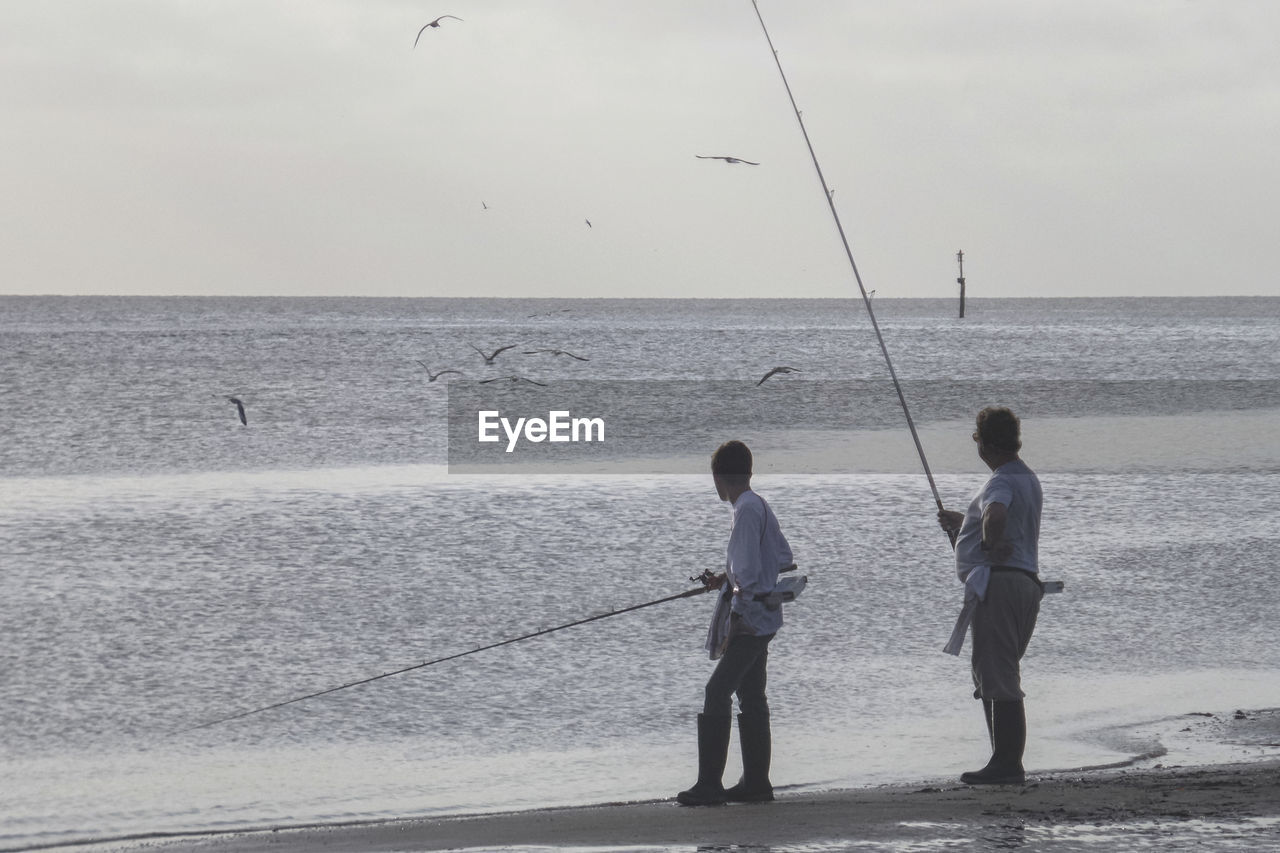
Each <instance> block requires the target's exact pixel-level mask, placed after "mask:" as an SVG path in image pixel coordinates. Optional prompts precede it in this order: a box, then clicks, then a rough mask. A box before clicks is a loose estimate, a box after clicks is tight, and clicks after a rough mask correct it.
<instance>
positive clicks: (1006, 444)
mask: <svg viewBox="0 0 1280 853" xmlns="http://www.w3.org/2000/svg"><path fill="white" fill-rule="evenodd" d="M1021 431H1022V424H1021V422H1020V421H1019V420H1018V416H1017V415H1015V414H1014V413H1013V412H1012V411H1010V410H1009V409H1006V408H1005V407H1003V406H988V407H986V408H985V409H983V410H982V411H980V412H978V428H977V429H976V430H974V432H973V440H974V441H976V442H977V443H978V453H979V454H982V453H983V452H984V451H985V452H987V453H988V454H990V455H993V456H994V455H1003V454H1009V455H1013V456H1016V455H1017V454H1018V451H1019V450H1021V449H1022V436H1021ZM983 458H984V459H985V458H986V457H985V456H984V457H983Z"/></svg>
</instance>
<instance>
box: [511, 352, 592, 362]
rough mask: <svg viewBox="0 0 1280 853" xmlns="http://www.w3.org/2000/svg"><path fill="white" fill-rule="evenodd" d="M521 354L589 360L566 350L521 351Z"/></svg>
mask: <svg viewBox="0 0 1280 853" xmlns="http://www.w3.org/2000/svg"><path fill="white" fill-rule="evenodd" d="M523 352H524V354H525V355H538V354H540V353H544V352H549V353H551V354H552V355H567V356H569V358H576V359H577V360H578V361H590V360H591V359H589V358H584V357H583V356H580V355H574V354H573V353H571V352H569V351H568V350H567V349H527V350H523Z"/></svg>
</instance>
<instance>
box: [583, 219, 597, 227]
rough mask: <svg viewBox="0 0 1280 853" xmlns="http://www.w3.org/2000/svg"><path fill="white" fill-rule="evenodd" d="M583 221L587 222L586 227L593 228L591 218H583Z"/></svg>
mask: <svg viewBox="0 0 1280 853" xmlns="http://www.w3.org/2000/svg"><path fill="white" fill-rule="evenodd" d="M583 221H584V222H586V223H587V227H588V228H594V227H595V226H593V225H592V224H591V220H590V219H584V220H583Z"/></svg>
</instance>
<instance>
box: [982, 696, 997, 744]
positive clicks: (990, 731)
mask: <svg viewBox="0 0 1280 853" xmlns="http://www.w3.org/2000/svg"><path fill="white" fill-rule="evenodd" d="M994 704H995V703H994V702H992V701H991V700H990V699H983V700H982V719H983V720H985V721H986V723H987V740H989V741H991V751H992V752H995V751H996V730H995V725H994V723H993V722H992V720H991V706H992V705H994Z"/></svg>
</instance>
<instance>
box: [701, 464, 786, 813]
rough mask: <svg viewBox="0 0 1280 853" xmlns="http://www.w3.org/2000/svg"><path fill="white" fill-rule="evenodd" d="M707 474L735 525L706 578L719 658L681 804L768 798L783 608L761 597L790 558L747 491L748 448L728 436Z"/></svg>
mask: <svg viewBox="0 0 1280 853" xmlns="http://www.w3.org/2000/svg"><path fill="white" fill-rule="evenodd" d="M711 476H712V478H713V479H714V481H715V484H716V492H717V494H719V496H720V500H722V501H728V502H729V503H731V504H732V505H733V528H732V530H731V531H730V533H729V547H728V555H727V557H726V560H725V571H724V573H723V574H720V575H716V576H712V577H709V578H708V580H707V585H708V586H710V587H711V588H712V589H720V590H722V592H721V596H720V600H719V602H718V603H717V607H716V613H715V616H714V617H713V619H712V625H711V629H710V630H709V631H708V635H707V650H708V651H709V652H710V653H711V658H712V659H713V660H715V659H717V658H718V659H719V663H718V664H716V668H715V671H714V672H713V673H712V674H711V678H710V679H709V680H708V681H707V686H706V691H705V698H704V701H703V708H702V713H701V714H699V715H698V781H697V783H696V784H694V786H693V787H692V788H690V789H689V790H687V791H681V792H680V793H679V794H677V795H676V800H677V801H678V802H680V803H681V804H683V805H688V806H703V805H715V804H719V803H724V802H726V801H731V802H767V801H769V800H772V799H773V786H772V784H771V783H770V782H769V762H770V758H771V752H772V740H771V735H770V731H769V700H768V699H767V698H766V696H765V685H766V683H767V681H768V677H767V673H766V667H767V665H768V661H769V641H770V640H772V639H773V635H774V634H775V633H777V631H778V629H779V628H780V627H782V608H781V607H780V606H778V604H777V602H766V601H764V600H763V599H764V598H765V597H766V596H767V595H768V594H769V593H771V592H773V589H774V587H775V586H776V585H777V582H778V571H779V569H782V568H784V567H786V566H790V565H791V564H792V562H793V561H792V555H791V546H790V545H789V544H787V540H786V537H785V536H783V535H782V530H781V528H780V527H779V526H778V519H777V516H775V515H774V514H773V510H772V509H770V508H769V505H768V504H767V503H765V500H764V499H763V498H761V497H760V496H759V495H757V494H756V493H755V492H753V491H751V451H750V450H749V449H748V448H747V446H746V445H745V444H743V443H742V442H740V441H727V442H725V443H724V444H722V445H720V447H718V448H717V449H716V452H715V453H714V454H713V455H712V457H711ZM734 694H737V697H738V708H739V711H740V713H739V714H738V737H739V741H740V742H741V745H742V779H741V780H740V781H739V782H738V784H736V785H734V786H733V787H731V788H729V789H728V790H727V791H726V790H725V788H724V785H723V782H722V781H721V779H722V777H723V776H724V766H725V762H726V760H727V757H728V752H729V729H730V725H731V720H732V714H733V696H734Z"/></svg>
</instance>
